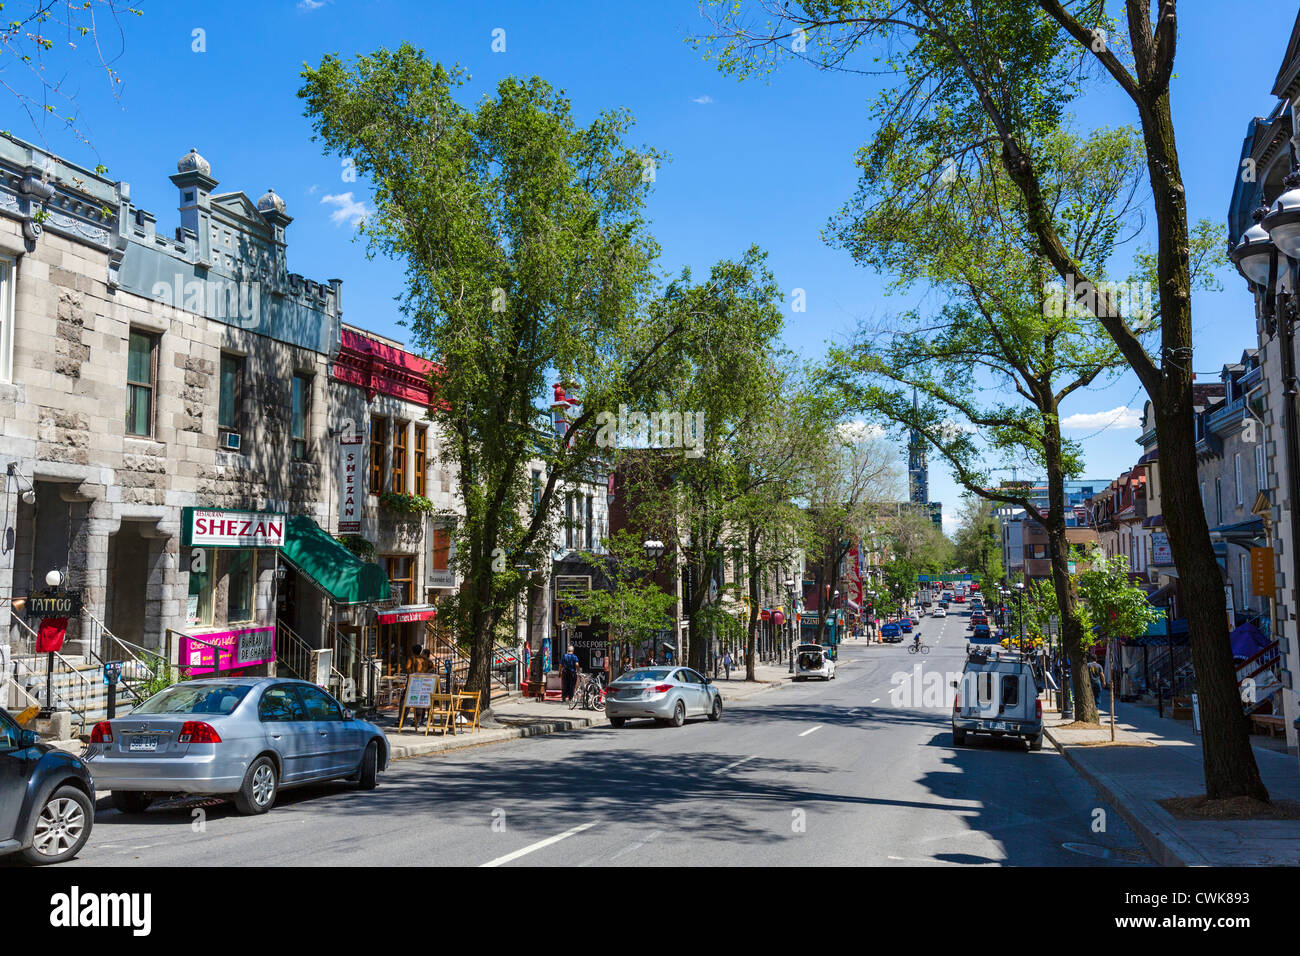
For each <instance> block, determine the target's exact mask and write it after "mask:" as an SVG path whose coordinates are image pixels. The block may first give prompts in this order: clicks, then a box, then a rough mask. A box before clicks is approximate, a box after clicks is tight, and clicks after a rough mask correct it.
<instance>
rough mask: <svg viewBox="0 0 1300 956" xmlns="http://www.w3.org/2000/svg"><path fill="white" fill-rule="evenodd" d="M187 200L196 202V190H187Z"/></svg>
mask: <svg viewBox="0 0 1300 956" xmlns="http://www.w3.org/2000/svg"><path fill="white" fill-rule="evenodd" d="M185 201H186V202H194V190H193V189H187V190H185Z"/></svg>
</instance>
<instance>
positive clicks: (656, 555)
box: [609, 538, 682, 680]
mask: <svg viewBox="0 0 1300 956" xmlns="http://www.w3.org/2000/svg"><path fill="white" fill-rule="evenodd" d="M641 547H642V548H643V549H644V550H645V556H646V559H647V560H648V561H649V562H650V565H651V567H650V570H649V571H647V572H646V575H647V576H650V575H653V574H654V571H655V566H656V565H657V564H658V562H659V559H660V558H662V557H663V556H664V551H665V550H666V548H665V546H664V543H663V542H662V541H660V540H659V539H658V538H648V539H646V540H645V541H643V542H641ZM653 640H654V641H655V642H656V643H657V642H658V640H659V632H658V631H655V636H654V638H653ZM655 650H658V648H657V647H656V648H655ZM673 653H674V654H675V655H676V657H677V660H675V661H673V663H674V664H680V663H681V662H682V647H681V644H676V649H675V650H674V651H673ZM655 656H657V655H655ZM609 677H610V680H613V679H614V664H613V662H612V661H611V662H610V665H609Z"/></svg>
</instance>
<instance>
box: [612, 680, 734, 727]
mask: <svg viewBox="0 0 1300 956" xmlns="http://www.w3.org/2000/svg"><path fill="white" fill-rule="evenodd" d="M605 715H606V716H607V717H608V718H609V722H610V723H611V724H613V725H614V726H615V727H622V726H623V724H624V723H625V722H626V721H627V719H628V718H629V717H652V718H654V719H655V720H657V721H658V722H659V723H661V724H669V725H671V726H673V727H680V726H681V725H682V724H684V723H686V718H687V717H708V718H709V720H717V719H719V718H720V717H721V716H722V692H721V691H719V690H718V688H717V687H715V686H714V685H713V683H712V682H711V681H710V680H709V679H708V678H707V677H704V676H702V675H700V674H698V673H696V672H695V671H693V670H691V669H690V668H689V667H639V668H636V669H635V670H631V671H628V672H627V673H626V674H624V675H623V676H622V677H620V678H619V679H618V680H616V681H614V682H613V683H612V684H610V685H609V690H608V692H607V693H606V694H605Z"/></svg>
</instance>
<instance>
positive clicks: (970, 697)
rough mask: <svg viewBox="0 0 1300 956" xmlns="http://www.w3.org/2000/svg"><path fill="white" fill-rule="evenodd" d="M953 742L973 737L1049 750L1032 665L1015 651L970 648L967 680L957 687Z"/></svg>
mask: <svg viewBox="0 0 1300 956" xmlns="http://www.w3.org/2000/svg"><path fill="white" fill-rule="evenodd" d="M953 686H954V687H956V688H957V696H956V699H955V700H954V701H953V705H952V742H953V743H954V744H956V745H957V746H961V745H963V744H965V743H966V737H967V735H970V734H989V735H991V736H993V737H1020V738H1023V739H1024V740H1025V741H1026V742H1027V743H1028V744H1029V749H1030V750H1042V749H1043V702H1042V700H1040V699H1039V697H1038V693H1039V686H1038V678H1037V675H1036V674H1035V673H1034V668H1033V666H1032V665H1031V664H1030V662H1029V661H1027V660H1025V659H1024V658H1022V657H1021V656H1020V655H1019V654H1018V653H1016V652H1014V651H1004V650H1003V649H1002V648H998V647H986V646H985V647H977V646H972V645H967V650H966V667H965V669H964V670H963V671H962V679H961V680H960V681H954V682H953Z"/></svg>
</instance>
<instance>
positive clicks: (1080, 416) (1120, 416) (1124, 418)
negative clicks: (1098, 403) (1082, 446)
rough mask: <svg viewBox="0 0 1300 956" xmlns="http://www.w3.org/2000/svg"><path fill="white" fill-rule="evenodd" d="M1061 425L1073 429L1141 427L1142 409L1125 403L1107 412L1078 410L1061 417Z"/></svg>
mask: <svg viewBox="0 0 1300 956" xmlns="http://www.w3.org/2000/svg"><path fill="white" fill-rule="evenodd" d="M1061 427H1062V428H1067V429H1070V430H1073V431H1084V430H1086V429H1092V430H1094V431H1095V430H1097V429H1099V428H1141V427H1142V410H1141V409H1140V408H1128V407H1127V406H1125V405H1120V406H1117V407H1116V408H1112V409H1111V410H1110V411H1108V412H1079V413H1077V414H1074V415H1069V416H1067V417H1065V418H1062V419H1061Z"/></svg>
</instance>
